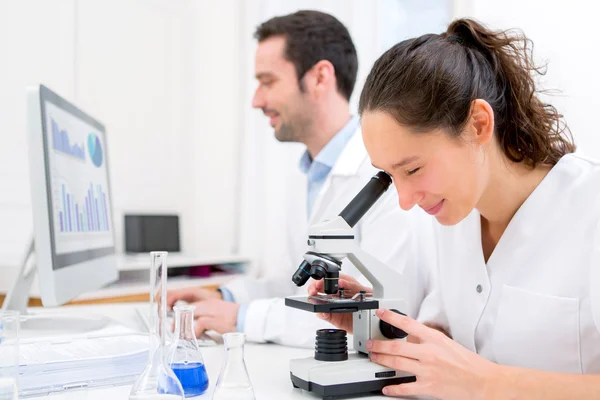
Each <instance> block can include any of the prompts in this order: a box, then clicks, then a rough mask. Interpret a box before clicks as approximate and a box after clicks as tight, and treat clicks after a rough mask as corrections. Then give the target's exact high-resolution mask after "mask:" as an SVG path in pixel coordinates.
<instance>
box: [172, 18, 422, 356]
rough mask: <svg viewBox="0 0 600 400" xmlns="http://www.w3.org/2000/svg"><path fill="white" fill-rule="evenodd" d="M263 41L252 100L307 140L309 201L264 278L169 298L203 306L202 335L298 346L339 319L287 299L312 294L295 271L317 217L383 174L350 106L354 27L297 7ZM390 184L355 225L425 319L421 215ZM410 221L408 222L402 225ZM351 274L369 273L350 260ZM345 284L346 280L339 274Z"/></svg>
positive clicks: (290, 219) (281, 131)
mask: <svg viewBox="0 0 600 400" xmlns="http://www.w3.org/2000/svg"><path fill="white" fill-rule="evenodd" d="M254 36H255V38H256V39H257V40H258V49H257V51H256V57H255V75H256V79H257V80H258V87H257V89H256V92H255V94H254V98H253V101H252V106H253V107H254V108H257V109H260V110H262V111H263V113H264V115H265V116H267V117H268V118H269V121H270V124H271V126H272V127H273V129H274V131H275V137H276V138H277V139H278V140H279V141H281V142H299V143H302V144H304V145H305V146H306V151H305V153H304V155H303V156H302V158H301V159H300V169H301V170H302V172H303V173H304V174H305V175H306V187H305V188H298V191H297V192H294V193H289V196H290V203H289V204H290V205H293V204H295V202H293V201H292V198H293V196H298V195H299V193H302V196H303V198H305V199H306V207H296V209H291V208H288V215H287V216H286V218H287V220H286V226H285V231H282V232H281V235H285V236H286V238H285V239H286V240H285V242H286V246H285V248H284V249H273V251H278V250H280V251H281V257H280V261H279V262H278V263H277V265H272V266H268V267H267V268H265V269H264V271H265V273H264V275H263V276H262V277H260V278H251V277H243V278H239V279H235V280H233V281H232V282H230V283H228V284H226V285H224V286H222V287H221V288H219V289H218V290H217V291H214V290H206V289H201V288H187V289H182V290H176V291H170V292H169V294H168V299H167V302H168V306H169V307H171V306H173V304H174V303H175V302H176V301H178V300H183V301H186V302H188V303H193V304H195V305H196V312H195V316H196V318H197V320H196V334H197V335H199V334H200V333H201V332H203V331H204V330H215V331H217V332H220V333H226V332H232V331H240V332H244V333H245V334H246V337H247V339H248V340H250V341H255V342H266V341H272V342H277V343H280V344H285V345H291V346H309V347H310V346H314V335H315V329H320V328H325V327H332V326H331V325H329V324H328V323H327V322H325V321H322V320H319V319H318V318H317V317H316V315H314V314H312V313H309V312H306V311H300V310H296V309H292V308H289V307H285V305H284V299H283V297H285V296H289V295H295V294H304V293H306V288H296V287H295V286H294V284H293V283H292V281H291V277H292V274H293V273H294V272H295V270H296V268H297V267H298V265H299V264H300V262H301V261H302V255H303V254H304V252H305V250H306V239H307V234H308V227H309V225H310V224H313V223H316V222H319V221H321V220H323V219H325V218H332V217H334V216H336V215H338V214H339V213H340V212H341V210H342V209H343V208H344V207H345V206H346V205H347V204H348V203H349V202H350V201H351V200H352V198H354V196H355V195H356V194H357V193H358V192H359V191H360V190H361V189H362V188H363V187H364V185H365V184H366V183H367V182H368V181H369V179H370V178H371V177H372V176H373V175H374V174H375V173H376V172H377V171H376V170H375V169H374V168H373V167H372V165H371V163H370V160H369V157H368V155H367V152H366V150H365V148H364V145H363V142H362V136H361V133H360V121H359V119H358V117H357V116H353V115H352V114H351V112H350V106H349V101H350V96H351V95H352V92H353V90H354V85H355V82H356V74H357V69H358V59H357V54H356V49H355V47H354V44H353V42H352V39H351V37H350V34H349V32H348V30H347V29H346V27H345V26H344V25H343V24H342V23H341V22H340V21H338V20H337V19H336V18H334V17H333V16H331V15H328V14H325V13H322V12H317V11H298V12H295V13H293V14H289V15H285V16H280V17H275V18H272V19H270V20H268V21H266V22H264V23H263V24H261V25H260V26H258V28H257V29H256V32H255V35H254ZM397 202H398V199H397V197H396V193H395V191H394V190H389V191H388V192H387V193H386V194H385V195H384V196H383V197H382V198H381V199H380V200H379V201H378V203H377V204H376V205H375V206H374V207H373V208H372V209H371V210H370V211H369V212H368V213H367V214H366V215H365V216H364V217H363V218H362V219H361V221H360V222H359V223H358V224H357V225H356V226H355V231H356V232H355V237H356V239H357V240H358V244H359V246H360V247H362V249H363V250H364V251H366V252H368V253H370V254H371V255H373V256H375V257H376V258H378V259H379V260H381V261H382V262H384V263H385V264H387V265H389V266H391V267H394V268H397V269H398V271H399V272H403V273H404V280H405V281H408V282H410V284H409V285H407V296H406V300H407V302H408V305H409V309H408V310H407V313H408V314H409V315H411V316H413V317H416V313H417V310H418V306H419V304H420V301H421V299H422V298H423V296H424V293H422V292H421V291H422V290H421V289H420V288H422V287H424V285H423V284H420V283H418V281H419V280H420V279H424V278H422V277H420V275H419V273H418V271H416V269H415V268H412V269H405V266H406V265H408V264H409V262H411V261H412V260H411V259H410V257H411V256H410V254H411V251H410V248H411V240H412V239H411V238H412V236H411V232H410V227H411V226H413V225H414V224H416V223H418V221H416V219H417V218H420V217H417V216H416V215H415V212H413V211H411V212H404V211H402V210H401V209H400V207H398V205H397ZM403 227H405V228H406V229H402V228H403ZM342 272H343V273H345V274H349V275H351V276H354V277H360V276H361V275H360V273H359V272H358V271H357V270H356V269H355V268H354V266H352V264H351V263H350V262H349V261H347V260H346V261H344V262H343V264H342ZM340 287H343V282H342V281H340Z"/></svg>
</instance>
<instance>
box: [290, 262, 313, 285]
mask: <svg viewBox="0 0 600 400" xmlns="http://www.w3.org/2000/svg"><path fill="white" fill-rule="evenodd" d="M310 269H311V268H310V264H309V263H308V262H307V261H306V260H304V261H302V263H301V264H300V266H299V267H298V269H297V270H296V272H295V273H294V276H292V282H294V283H295V284H296V286H298V287H300V286H304V284H305V283H306V282H307V281H308V279H309V278H310Z"/></svg>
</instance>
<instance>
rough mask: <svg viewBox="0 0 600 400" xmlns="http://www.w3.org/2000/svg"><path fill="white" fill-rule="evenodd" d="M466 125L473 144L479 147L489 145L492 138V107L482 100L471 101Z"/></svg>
mask: <svg viewBox="0 0 600 400" xmlns="http://www.w3.org/2000/svg"><path fill="white" fill-rule="evenodd" d="M467 125H468V128H469V131H470V132H471V134H472V136H473V137H472V138H471V139H472V140H473V141H474V142H475V143H477V144H479V145H485V144H487V143H489V142H490V141H491V140H492V137H493V136H494V110H492V106H490V104H489V103H488V102H487V101H485V100H482V99H476V100H473V102H472V103H471V113H470V116H469V122H468V124H467Z"/></svg>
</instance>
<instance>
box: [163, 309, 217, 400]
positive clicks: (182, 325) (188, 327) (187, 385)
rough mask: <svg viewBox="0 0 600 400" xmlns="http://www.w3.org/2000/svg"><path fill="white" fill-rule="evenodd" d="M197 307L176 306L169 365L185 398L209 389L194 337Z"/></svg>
mask: <svg viewBox="0 0 600 400" xmlns="http://www.w3.org/2000/svg"><path fill="white" fill-rule="evenodd" d="M195 308H196V307H195V306H191V305H184V306H175V307H173V309H174V310H175V341H174V342H173V345H172V347H171V350H170V353H169V358H168V360H169V365H170V367H171V369H172V370H173V372H174V373H175V375H176V376H177V378H178V379H179V382H181V386H182V387H183V393H184V396H185V397H186V398H187V397H195V396H200V395H201V394H202V393H204V392H205V391H206V389H207V388H208V375H207V374H206V367H205V366H204V360H203V358H202V354H201V353H200V347H198V342H196V336H195V335H194V309H195Z"/></svg>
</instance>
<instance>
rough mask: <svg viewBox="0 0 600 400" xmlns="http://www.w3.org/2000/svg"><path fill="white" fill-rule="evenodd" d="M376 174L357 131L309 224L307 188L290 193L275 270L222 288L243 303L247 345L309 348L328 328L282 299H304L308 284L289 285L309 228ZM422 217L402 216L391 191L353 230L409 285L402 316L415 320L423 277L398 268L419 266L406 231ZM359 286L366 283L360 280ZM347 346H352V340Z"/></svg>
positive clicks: (348, 268) (346, 267)
mask: <svg viewBox="0 0 600 400" xmlns="http://www.w3.org/2000/svg"><path fill="white" fill-rule="evenodd" d="M376 172H377V170H376V169H375V168H374V167H373V166H372V165H371V162H370V160H369V157H368V154H367V152H366V150H365V147H364V144H363V141H362V135H361V133H360V130H357V132H355V134H354V136H353V137H352V139H351V140H350V141H349V142H348V144H347V145H346V147H345V148H344V150H343V152H342V153H341V154H340V156H339V158H338V160H337V162H336V163H335V165H334V167H333V168H332V170H331V172H330V173H329V175H328V177H327V179H326V181H325V183H324V185H323V187H322V189H321V191H320V193H319V195H318V196H317V198H316V200H315V203H314V206H313V212H312V215H311V216H310V218H309V221H308V223H307V219H306V211H305V207H306V189H305V188H302V189H303V191H299V192H293V193H290V196H293V197H294V199H296V201H293V199H291V200H290V202H289V204H290V205H292V208H291V209H290V210H289V213H288V215H287V218H288V220H287V223H286V225H287V226H286V232H285V234H286V235H287V237H286V245H285V246H284V248H283V249H281V251H280V253H281V257H280V261H279V265H278V266H277V268H275V269H272V270H271V271H270V274H269V276H266V277H263V278H260V279H250V278H242V279H238V280H236V281H233V282H231V283H230V284H227V285H225V287H226V288H227V289H229V290H230V291H231V292H232V294H233V296H234V298H235V300H236V302H238V303H248V309H247V314H246V319H245V325H244V333H245V334H246V337H247V339H248V340H250V341H255V342H267V341H268V342H276V343H280V344H285V345H289V346H297V347H314V340H315V330H316V329H321V328H326V327H327V328H330V327H332V326H331V325H329V324H328V323H326V322H324V321H321V320H319V319H318V318H317V317H316V315H314V314H313V313H310V312H307V311H300V310H296V309H293V308H290V307H286V306H285V304H284V299H283V297H285V296H289V295H295V294H306V292H307V287H308V285H309V284H310V281H309V282H308V283H307V284H306V285H305V286H304V287H301V288H297V287H296V286H295V285H294V284H293V283H292V281H291V278H292V274H293V273H294V272H295V271H296V269H297V268H298V265H300V262H301V261H302V255H303V254H304V252H305V251H306V250H307V245H306V241H307V238H308V227H309V225H310V224H313V223H316V222H319V221H321V220H323V219H325V218H331V217H334V216H336V215H338V214H339V213H340V212H341V211H342V210H343V209H344V207H345V206H346V205H347V204H348V203H349V202H350V201H351V200H352V199H353V198H354V196H356V194H357V193H358V192H359V191H360V190H361V189H362V188H363V187H364V185H365V184H366V183H367V182H368V181H369V179H370V178H371V177H372V176H373V175H374V174H375V173H376ZM299 193H301V194H299ZM298 198H301V199H302V202H301V203H299V202H298V201H297V199H298ZM427 217H428V216H427V215H424V214H423V213H420V212H419V211H411V212H405V211H402V210H401V209H400V207H399V205H398V200H397V194H396V191H395V190H394V188H393V187H390V188H389V189H388V191H387V192H386V193H385V194H384V195H383V197H382V198H381V199H379V201H378V202H377V203H376V204H375V206H373V208H372V209H371V210H370V211H369V212H368V213H367V214H366V215H365V216H364V217H363V218H362V219H361V221H359V223H358V224H357V225H356V226H355V237H356V238H357V240H358V242H359V245H360V246H361V247H362V249H363V250H365V251H367V252H369V253H370V254H372V255H373V256H375V257H377V258H378V259H379V260H381V261H382V262H384V263H386V264H387V265H390V266H393V267H394V268H397V269H398V271H399V273H400V272H404V274H405V276H404V278H401V276H400V275H399V278H398V283H397V284H402V282H406V283H409V284H407V287H408V288H407V294H406V300H407V302H408V304H409V309H408V310H407V313H408V314H409V315H414V316H416V313H417V310H418V307H419V305H420V303H421V300H422V298H423V297H424V295H425V291H426V287H427V284H426V279H427V277H426V276H425V275H421V274H420V273H419V271H421V270H420V269H419V268H417V267H416V265H415V267H414V268H410V271H409V270H408V269H407V270H404V271H403V268H404V266H405V265H408V264H411V263H413V262H414V261H418V260H414V259H413V256H414V249H413V248H412V247H411V246H413V243H412V237H413V236H412V235H411V228H410V227H412V226H415V225H418V222H417V220H420V219H423V220H424V221H425V223H430V221H429V219H428V218H427ZM342 273H345V274H349V275H352V276H355V277H359V278H360V277H361V275H360V274H359V272H358V271H357V270H356V268H355V267H354V266H353V265H352V264H351V263H350V262H349V261H348V260H345V261H344V262H343V264H342ZM363 283H367V281H366V280H364V278H363ZM348 342H349V343H351V340H348Z"/></svg>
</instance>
